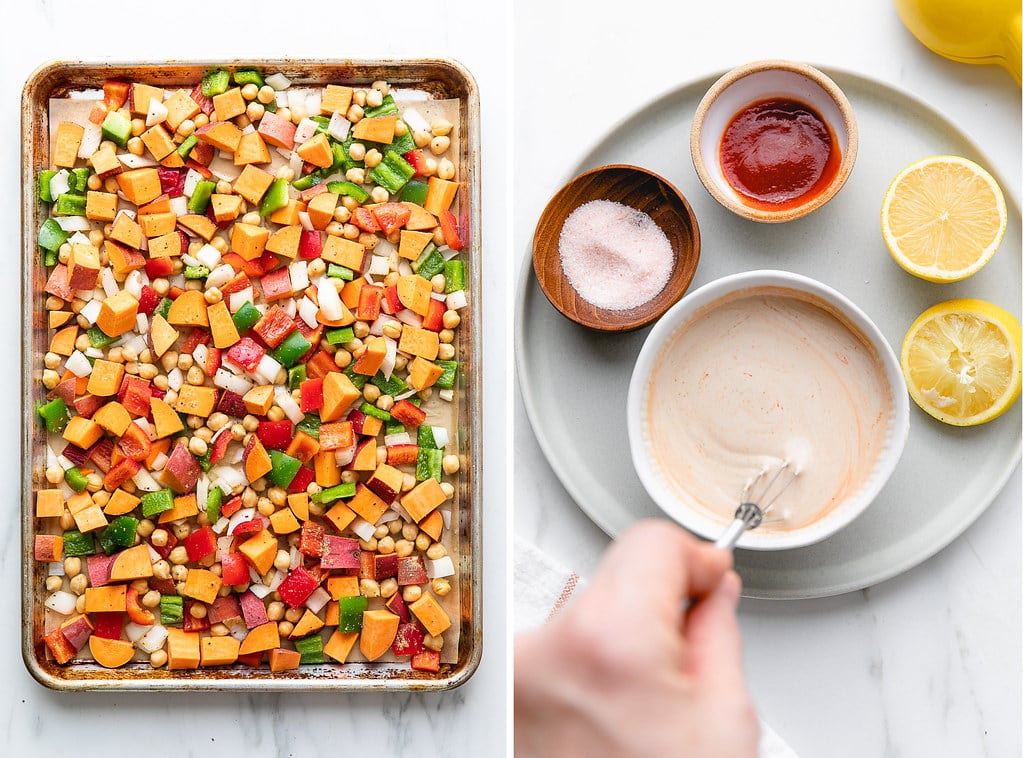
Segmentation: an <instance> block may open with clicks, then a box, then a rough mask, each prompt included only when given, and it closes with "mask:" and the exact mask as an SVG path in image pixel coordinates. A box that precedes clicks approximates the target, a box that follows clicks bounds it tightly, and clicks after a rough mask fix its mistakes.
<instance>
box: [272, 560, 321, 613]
mask: <svg viewBox="0 0 1023 758" xmlns="http://www.w3.org/2000/svg"><path fill="white" fill-rule="evenodd" d="M317 586H318V584H317V582H316V580H315V579H313V577H312V576H311V575H310V574H309V572H308V571H306V570H305V566H296V567H295V568H294V569H293V570H292V571H290V572H289V573H288V575H287V576H286V577H284V581H283V582H281V584H280V586H279V587H278V588H277V592H279V593H280V596H281V600H283V601H284V602H285V603H287V604H288V605H289V606H290V607H291V608H296V607H298V606H300V605H302V603H304V602H305V601H306V600H307V599H308V598H309V596H310V595H311V594H313V590H315V589H316V587H317Z"/></svg>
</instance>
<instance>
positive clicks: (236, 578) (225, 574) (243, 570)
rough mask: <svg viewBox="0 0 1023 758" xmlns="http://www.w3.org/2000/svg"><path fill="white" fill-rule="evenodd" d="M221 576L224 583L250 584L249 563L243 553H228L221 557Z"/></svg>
mask: <svg viewBox="0 0 1023 758" xmlns="http://www.w3.org/2000/svg"><path fill="white" fill-rule="evenodd" d="M220 568H221V578H222V579H223V580H224V584H231V585H234V584H248V582H249V564H248V563H247V562H246V560H245V556H244V555H242V554H241V553H227V554H226V555H224V557H223V558H221V559H220Z"/></svg>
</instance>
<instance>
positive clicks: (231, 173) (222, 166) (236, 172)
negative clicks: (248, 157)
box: [207, 154, 242, 182]
mask: <svg viewBox="0 0 1023 758" xmlns="http://www.w3.org/2000/svg"><path fill="white" fill-rule="evenodd" d="M207 168H208V169H209V170H210V173H211V174H213V175H214V176H215V177H217V179H220V180H221V181H224V182H233V181H234V180H235V179H237V178H238V177H239V176H240V175H241V173H242V167H241V166H236V165H234V161H233V160H231V159H230V158H225V157H224V156H223V155H219V154H218V155H216V156H215V157H214V158H213V160H211V161H210V165H209V166H207Z"/></svg>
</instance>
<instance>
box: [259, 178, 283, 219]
mask: <svg viewBox="0 0 1023 758" xmlns="http://www.w3.org/2000/svg"><path fill="white" fill-rule="evenodd" d="M287 204H288V180H287V179H274V183H273V184H271V185H270V189H268V190H267V191H266V194H264V195H263V199H262V200H260V201H259V215H260V216H269V215H270V214H271V213H273V212H274V211H276V210H279V209H281V208H283V207H284V206H286V205H287Z"/></svg>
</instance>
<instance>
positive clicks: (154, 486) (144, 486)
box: [131, 468, 162, 492]
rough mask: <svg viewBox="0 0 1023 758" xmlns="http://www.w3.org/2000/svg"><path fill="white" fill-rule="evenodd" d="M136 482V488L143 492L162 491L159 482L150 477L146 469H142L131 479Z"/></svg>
mask: <svg viewBox="0 0 1023 758" xmlns="http://www.w3.org/2000/svg"><path fill="white" fill-rule="evenodd" d="M131 480H132V481H133V482H135V486H136V487H137V488H138V489H140V490H142V491H143V492H156V491H157V490H159V489H162V488H161V487H160V485H159V483H157V481H156V480H155V479H154V478H153V477H152V475H150V473H149V472H148V471H146V470H145V469H144V468H140V469H139V470H138V471H137V472H135V476H133V477H132V478H131Z"/></svg>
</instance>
